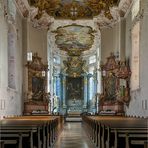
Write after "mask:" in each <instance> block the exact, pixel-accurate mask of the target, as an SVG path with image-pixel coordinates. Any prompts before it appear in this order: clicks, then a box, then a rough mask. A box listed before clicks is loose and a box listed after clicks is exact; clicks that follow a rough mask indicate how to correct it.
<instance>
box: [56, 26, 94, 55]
mask: <svg viewBox="0 0 148 148" xmlns="http://www.w3.org/2000/svg"><path fill="white" fill-rule="evenodd" d="M55 33H56V34H57V35H56V36H55V38H56V44H57V46H58V47H59V48H60V49H61V50H65V51H68V52H70V51H71V52H72V51H75V50H77V51H78V50H79V51H85V50H88V49H90V48H91V46H92V44H93V42H94V35H93V33H94V31H93V30H92V28H91V27H88V26H81V25H69V26H64V27H59V28H58V29H57V30H56V31H55Z"/></svg>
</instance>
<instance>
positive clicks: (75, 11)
mask: <svg viewBox="0 0 148 148" xmlns="http://www.w3.org/2000/svg"><path fill="white" fill-rule="evenodd" d="M28 1H29V4H30V5H31V6H34V7H36V8H38V14H37V15H36V18H37V19H39V18H41V16H42V14H43V13H44V12H46V13H47V14H48V15H49V16H53V17H54V18H55V19H72V20H75V19H82V18H93V17H94V16H97V15H99V14H101V13H104V15H105V17H107V18H108V19H112V18H113V17H112V15H111V13H110V8H111V7H113V6H117V5H118V3H119V0H83V1H76V0H69V1H65V0H28Z"/></svg>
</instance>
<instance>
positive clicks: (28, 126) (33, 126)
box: [0, 116, 59, 148]
mask: <svg viewBox="0 0 148 148" xmlns="http://www.w3.org/2000/svg"><path fill="white" fill-rule="evenodd" d="M58 118H59V117H54V116H52V117H51V116H50V117H48V116H22V117H9V118H6V119H3V120H1V121H0V124H1V125H2V131H1V132H3V133H4V132H5V133H6V132H7V133H9V134H10V130H11V133H13V134H14V133H15V134H16V133H17V132H18V133H21V134H22V133H24V132H25V133H30V134H29V138H30V148H33V146H34V142H33V139H34V135H37V141H38V144H37V147H38V148H41V147H43V148H46V147H49V146H51V143H52V142H54V140H55V138H56V137H55V136H56V134H57V133H56V132H57V130H58V127H57V126H59V119H58ZM14 131H15V132H14ZM19 138H20V137H19ZM20 139H21V138H20ZM20 139H19V143H20V146H19V147H22V140H20Z"/></svg>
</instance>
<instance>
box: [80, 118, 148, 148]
mask: <svg viewBox="0 0 148 148" xmlns="http://www.w3.org/2000/svg"><path fill="white" fill-rule="evenodd" d="M82 119H83V121H84V123H85V127H87V128H88V127H89V128H88V130H90V131H89V133H90V135H91V137H92V140H93V141H94V142H95V143H96V146H98V147H100V148H105V147H106V148H111V147H114V148H118V147H119V145H120V144H121V141H122V145H120V147H125V148H129V147H130V146H131V140H134V139H139V140H141V139H143V140H145V139H146V138H147V135H148V127H147V119H138V118H127V117H119V116H113V117H111V116H84V117H82Z"/></svg>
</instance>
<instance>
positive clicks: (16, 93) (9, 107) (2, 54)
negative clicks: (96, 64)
mask: <svg viewBox="0 0 148 148" xmlns="http://www.w3.org/2000/svg"><path fill="white" fill-rule="evenodd" d="M0 22H1V23H0V34H1V35H0V116H7V115H21V114H22V86H23V80H22V63H23V62H22V18H21V16H20V14H19V13H18V12H17V13H16V23H15V27H16V29H18V39H17V52H16V53H17V54H16V61H17V62H16V89H15V90H14V89H10V88H8V51H7V44H8V43H7V33H8V24H7V21H6V19H4V16H3V14H2V13H1V15H0Z"/></svg>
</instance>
